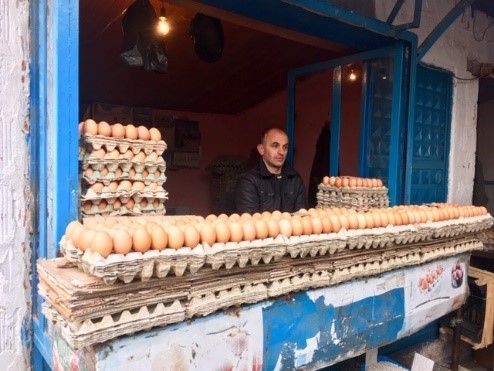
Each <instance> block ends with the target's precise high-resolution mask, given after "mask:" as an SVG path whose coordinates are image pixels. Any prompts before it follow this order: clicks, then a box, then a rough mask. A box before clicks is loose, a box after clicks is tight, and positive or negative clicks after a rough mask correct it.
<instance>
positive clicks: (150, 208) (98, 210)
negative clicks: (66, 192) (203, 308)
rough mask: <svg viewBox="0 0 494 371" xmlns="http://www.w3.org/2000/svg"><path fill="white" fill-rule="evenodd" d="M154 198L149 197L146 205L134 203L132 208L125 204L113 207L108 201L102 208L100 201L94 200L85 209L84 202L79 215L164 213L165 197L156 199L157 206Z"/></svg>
mask: <svg viewBox="0 0 494 371" xmlns="http://www.w3.org/2000/svg"><path fill="white" fill-rule="evenodd" d="M154 200H155V199H149V200H148V204H147V205H146V207H141V205H140V204H138V203H136V204H134V207H132V208H128V207H126V206H125V205H122V206H120V207H118V208H116V207H114V203H113V204H110V203H108V204H107V205H105V207H104V208H102V207H100V206H101V205H100V201H96V202H94V203H92V204H91V208H90V209H86V208H85V207H84V204H83V203H81V215H82V216H83V217H90V216H120V215H122V216H124V215H132V216H139V215H143V214H148V215H162V214H165V213H166V208H165V199H158V200H159V204H158V206H154V205H153V201H154ZM90 202H92V201H90ZM113 202H115V200H113Z"/></svg>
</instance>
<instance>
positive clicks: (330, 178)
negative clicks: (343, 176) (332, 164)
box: [329, 176, 336, 187]
mask: <svg viewBox="0 0 494 371" xmlns="http://www.w3.org/2000/svg"><path fill="white" fill-rule="evenodd" d="M329 185H330V186H332V187H334V186H335V185H336V177H334V176H331V177H329Z"/></svg>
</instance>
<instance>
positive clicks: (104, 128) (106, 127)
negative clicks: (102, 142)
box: [98, 121, 111, 137]
mask: <svg viewBox="0 0 494 371" xmlns="http://www.w3.org/2000/svg"><path fill="white" fill-rule="evenodd" d="M98 135H103V136H105V137H111V126H110V124H109V123H107V122H106V121H100V122H99V124H98Z"/></svg>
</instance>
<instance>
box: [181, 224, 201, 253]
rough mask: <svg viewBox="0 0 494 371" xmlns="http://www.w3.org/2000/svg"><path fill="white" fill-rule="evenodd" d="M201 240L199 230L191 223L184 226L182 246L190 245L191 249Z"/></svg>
mask: <svg viewBox="0 0 494 371" xmlns="http://www.w3.org/2000/svg"><path fill="white" fill-rule="evenodd" d="M200 240H201V235H200V234H199V231H198V230H197V229H196V227H194V226H193V225H187V226H186V227H185V228H184V246H187V247H190V248H191V249H193V248H194V247H196V246H197V245H199V242H200Z"/></svg>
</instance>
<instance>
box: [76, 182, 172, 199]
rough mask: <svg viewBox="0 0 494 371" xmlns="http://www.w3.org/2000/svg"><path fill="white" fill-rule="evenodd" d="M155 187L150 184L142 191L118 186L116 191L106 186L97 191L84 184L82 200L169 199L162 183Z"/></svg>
mask: <svg viewBox="0 0 494 371" xmlns="http://www.w3.org/2000/svg"><path fill="white" fill-rule="evenodd" d="M154 189H155V190H153V187H152V186H150V185H148V186H145V187H144V190H143V191H140V190H138V189H136V188H131V189H130V190H126V189H122V188H120V189H119V188H118V187H117V191H116V192H111V191H110V189H109V187H108V186H104V187H103V190H102V192H95V191H94V190H93V189H91V188H88V186H87V185H84V184H83V185H82V190H81V197H80V200H81V201H82V202H85V201H91V202H94V203H96V204H97V203H99V202H100V201H101V200H106V201H107V202H108V203H110V200H111V203H112V204H113V203H114V202H115V200H116V199H117V198H118V199H120V201H121V202H122V203H126V202H127V201H129V200H130V199H131V198H133V199H134V201H135V202H136V203H137V202H140V201H141V200H142V199H143V198H152V199H162V200H166V199H168V192H167V191H166V190H165V189H164V188H163V186H162V185H157V184H155V185H154Z"/></svg>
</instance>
